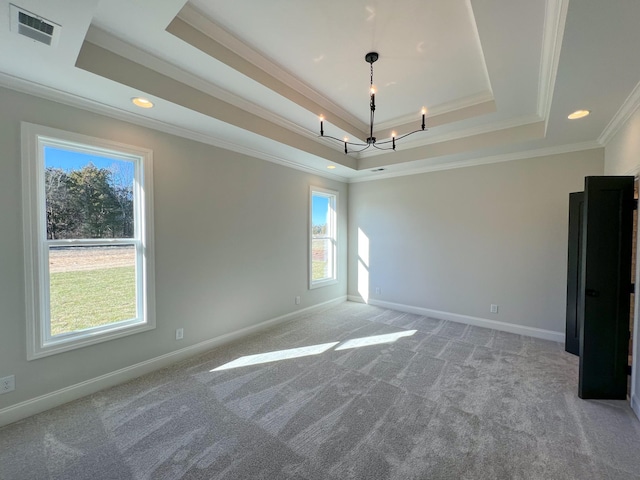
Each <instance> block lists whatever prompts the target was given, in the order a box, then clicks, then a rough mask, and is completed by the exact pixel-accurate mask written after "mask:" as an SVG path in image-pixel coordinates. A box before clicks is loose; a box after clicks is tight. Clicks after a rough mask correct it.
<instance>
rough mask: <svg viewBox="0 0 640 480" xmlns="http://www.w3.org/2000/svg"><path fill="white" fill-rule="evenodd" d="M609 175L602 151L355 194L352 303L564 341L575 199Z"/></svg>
mask: <svg viewBox="0 0 640 480" xmlns="http://www.w3.org/2000/svg"><path fill="white" fill-rule="evenodd" d="M602 173H603V149H597V150H590V151H583V152H575V153H569V154H562V155H555V156H549V157H539V158H532V159H525V160H519V161H512V162H506V163H498V164H491V165H482V166H476V167H468V168H461V169H455V170H447V171H441V172H432V173H425V174H421V175H413V176H408V177H398V178H389V179H381V180H379V181H373V182H367V183H355V184H351V185H350V189H349V295H354V296H366V295H369V296H370V299H372V300H374V301H375V300H378V301H385V302H392V303H397V304H402V305H406V306H410V307H421V308H426V309H433V310H439V311H444V312H448V313H453V314H459V315H467V316H471V317H476V318H480V319H490V320H497V321H501V322H507V323H512V324H518V325H523V326H528V327H534V328H540V329H545V330H551V331H556V332H564V321H565V301H566V300H565V298H566V295H565V293H566V263H567V262H566V258H567V252H566V250H567V217H568V199H569V193H570V192H572V191H580V190H582V189H583V186H584V177H585V176H587V175H602ZM358 235H360V240H362V238H363V237H367V239H368V240H365V243H368V249H369V255H368V262H367V259H366V258H365V259H362V258H361V257H362V256H363V254H362V253H361V251H365V252H366V247H365V248H363V247H362V246H360V247H359V245H358V243H359V239H358ZM360 243H361V244H362V242H360ZM359 250H361V251H359ZM364 256H365V257H366V256H367V255H366V253H365V255H364ZM359 263H360V265H358V264H359ZM365 264H367V265H365ZM367 275H368V277H369V278H368V283H369V289H368V292H367V291H364V292H361V291H360V290H362V287H360V286H359V283H360V285H361V286H364V287H365V289H366V283H367V282H366V279H364V280H365V281H364V282H363V276H367ZM376 288H380V294H376V293H375V292H376V290H375V289H376ZM490 304H498V305H499V311H498V314H497V315H495V314H491V313H489V306H490Z"/></svg>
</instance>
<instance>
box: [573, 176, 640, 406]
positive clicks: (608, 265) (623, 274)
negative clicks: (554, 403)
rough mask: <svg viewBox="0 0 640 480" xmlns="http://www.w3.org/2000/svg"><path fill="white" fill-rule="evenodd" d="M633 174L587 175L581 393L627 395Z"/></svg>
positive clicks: (580, 312) (584, 395) (580, 294)
mask: <svg viewBox="0 0 640 480" xmlns="http://www.w3.org/2000/svg"><path fill="white" fill-rule="evenodd" d="M632 225H633V177H587V178H586V179H585V191H584V223H583V234H582V253H583V255H582V272H581V282H580V283H581V284H582V287H583V288H580V290H579V292H578V318H579V319H580V320H581V323H580V325H579V327H578V328H579V338H580V345H579V348H580V378H579V385H578V395H579V396H580V398H609V399H625V398H626V396H627V355H628V346H629V290H630V282H629V279H630V275H631V233H632V232H631V231H632Z"/></svg>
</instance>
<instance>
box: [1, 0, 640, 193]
mask: <svg viewBox="0 0 640 480" xmlns="http://www.w3.org/2000/svg"><path fill="white" fill-rule="evenodd" d="M14 2H15V3H16V4H17V5H18V6H20V7H22V8H24V9H26V10H28V11H30V12H32V13H33V14H35V15H37V16H41V17H43V18H45V19H47V20H49V21H51V22H55V23H56V24H59V25H61V26H62V29H61V35H60V41H59V43H58V45H57V46H55V47H47V46H45V45H42V44H39V43H36V42H34V41H32V40H30V39H28V38H25V37H22V36H19V35H17V34H15V33H13V32H11V31H10V18H9V16H10V15H9V11H10V9H9V2H8V1H7V0H0V85H5V86H9V87H11V88H15V89H17V90H21V91H26V92H29V93H33V94H36V95H40V96H44V97H46V98H52V99H55V100H58V101H63V102H65V103H69V104H72V105H76V106H79V107H81V108H86V109H89V110H93V111H98V112H102V113H107V114H109V115H112V116H115V117H117V118H122V119H125V120H128V121H131V122H135V123H139V124H143V125H148V126H151V127H153V128H157V129H160V130H163V131H167V132H171V133H176V134H178V135H183V136H185V137H189V138H194V139H196V140H199V141H203V142H207V143H211V144H214V145H219V146H222V147H224V148H228V149H231V150H236V151H240V152H243V153H248V154H251V155H255V156H258V157H260V158H264V159H266V160H269V161H275V162H278V163H283V164H286V165H289V166H293V167H295V168H301V169H305V170H311V171H315V172H318V173H320V174H322V175H329V176H335V177H336V178H340V179H344V180H349V181H358V180H366V179H370V178H378V177H380V176H391V175H400V174H407V173H411V172H420V171H429V170H435V169H443V168H454V167H458V166H462V165H470V164H477V163H483V162H492V161H506V160H510V159H516V158H526V157H527V156H536V155H541V154H548V153H553V152H563V151H571V150H581V149H587V148H595V147H598V146H601V145H603V144H604V143H605V142H606V141H607V139H608V138H610V136H611V134H612V133H613V132H614V131H615V127H616V126H617V125H618V124H619V122H620V120H621V119H623V117H624V114H625V113H628V110H629V109H630V108H631V107H633V106H634V105H635V103H634V102H636V101H637V97H638V96H639V95H638V92H639V91H640V88H636V86H637V85H638V82H639V81H640V56H638V55H637V53H636V52H637V51H638V48H639V47H640V29H639V28H637V25H638V24H640V2H637V1H632V0H614V1H609V2H602V1H601V0H571V2H569V1H568V0H394V1H388V0H387V1H382V0H368V1H367V0H350V1H348V2H345V1H343V0H342V1H340V0H325V1H323V2H311V1H308V2H300V1H299V0H270V1H269V2H265V1H258V0H234V1H233V2H229V1H222V0H192V1H191V2H185V0H162V1H158V0H14ZM369 51H375V52H378V53H379V54H380V59H379V60H378V61H377V62H376V63H375V64H374V83H375V85H376V88H377V94H376V107H377V108H376V123H375V132H374V134H375V136H376V137H377V138H378V140H382V139H386V138H388V137H389V136H390V132H391V130H395V131H397V132H399V133H400V134H402V133H406V132H409V131H412V130H415V129H418V128H419V126H420V114H419V112H420V109H421V107H423V106H426V107H428V109H429V114H428V116H427V127H428V131H427V132H424V133H423V132H420V133H416V134H414V135H412V136H411V137H408V138H407V139H405V140H404V141H402V142H398V146H397V150H396V151H395V152H392V151H385V152H380V151H377V150H374V151H372V150H373V149H369V150H367V151H365V152H363V153H361V154H359V155H345V154H344V147H343V145H342V144H340V143H337V142H335V143H334V142H331V141H329V140H327V139H326V138H325V139H323V138H319V120H318V116H319V115H324V117H325V118H326V120H325V123H324V129H325V134H326V135H331V136H334V137H338V138H342V137H343V136H345V135H346V136H348V137H349V138H350V139H352V140H354V141H355V140H356V139H358V140H360V141H362V140H364V139H366V137H367V136H368V129H369V126H368V122H369V109H368V106H369V98H368V88H369V75H370V71H369V64H368V63H366V62H365V60H364V56H365V54H366V53H367V52H369ZM138 95H143V96H147V97H148V98H150V99H152V100H153V101H154V103H155V105H156V106H155V108H153V109H151V110H144V111H143V110H141V109H138V108H137V107H134V106H133V105H132V104H131V103H130V99H131V97H134V96H138ZM578 108H586V109H589V110H592V112H593V113H592V115H590V116H589V117H587V118H585V119H583V120H578V121H569V120H567V118H566V116H567V114H569V113H570V112H572V111H573V110H576V109H578ZM329 165H333V166H336V167H337V168H335V170H331V171H329V170H327V169H326V167H327V166H329ZM379 168H384V171H382V172H375V173H374V172H372V170H374V169H379Z"/></svg>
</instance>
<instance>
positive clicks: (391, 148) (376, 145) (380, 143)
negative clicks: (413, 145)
mask: <svg viewBox="0 0 640 480" xmlns="http://www.w3.org/2000/svg"><path fill="white" fill-rule="evenodd" d="M385 143H389V142H376V143H372V144H371V145H373V148H377V149H378V150H395V148H393V147H386V148H384V147H379V146H378V145H384V144H385Z"/></svg>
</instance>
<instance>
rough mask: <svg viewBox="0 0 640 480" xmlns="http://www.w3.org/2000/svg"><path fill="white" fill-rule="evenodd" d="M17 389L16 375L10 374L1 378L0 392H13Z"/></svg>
mask: <svg viewBox="0 0 640 480" xmlns="http://www.w3.org/2000/svg"><path fill="white" fill-rule="evenodd" d="M15 389H16V377H15V376H14V375H9V376H8V377H2V378H0V394H3V393H9V392H13V391H14V390H15Z"/></svg>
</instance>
